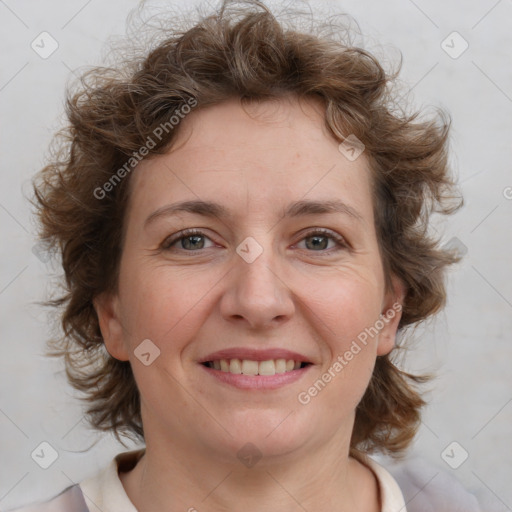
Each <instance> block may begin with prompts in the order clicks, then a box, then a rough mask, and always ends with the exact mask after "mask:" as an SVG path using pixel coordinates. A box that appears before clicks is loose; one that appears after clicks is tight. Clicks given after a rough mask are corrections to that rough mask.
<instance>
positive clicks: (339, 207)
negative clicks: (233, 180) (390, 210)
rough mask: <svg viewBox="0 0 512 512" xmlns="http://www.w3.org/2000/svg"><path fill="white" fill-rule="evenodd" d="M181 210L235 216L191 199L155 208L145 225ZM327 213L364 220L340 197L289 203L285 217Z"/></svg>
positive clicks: (213, 205) (209, 202) (225, 209)
mask: <svg viewBox="0 0 512 512" xmlns="http://www.w3.org/2000/svg"><path fill="white" fill-rule="evenodd" d="M180 212H187V213H193V214H196V215H202V216H204V217H217V218H220V219H222V218H232V217H233V214H232V213H231V212H230V210H229V209H228V208H226V207H225V206H223V205H221V204H218V203H215V202H212V201H202V200H191V201H182V202H179V203H172V204H169V205H166V206H162V207H161V208H158V210H155V211H154V212H153V213H152V214H151V215H149V217H148V218H147V219H146V220H145V222H144V225H145V226H148V224H150V223H152V222H154V221H155V220H156V219H158V218H161V217H168V216H171V215H174V214H177V213H180ZM326 213H342V214H345V215H347V216H349V217H351V218H353V219H355V220H357V221H359V222H361V221H363V217H362V215H361V214H360V213H359V212H358V211H357V210H355V209H354V208H353V207H352V206H349V205H348V204H346V203H344V202H343V201H341V200H339V199H332V200H326V201H313V200H300V201H295V202H293V203H291V204H290V205H288V207H287V208H286V210H285V212H284V216H283V218H286V217H301V216H306V215H320V214H326Z"/></svg>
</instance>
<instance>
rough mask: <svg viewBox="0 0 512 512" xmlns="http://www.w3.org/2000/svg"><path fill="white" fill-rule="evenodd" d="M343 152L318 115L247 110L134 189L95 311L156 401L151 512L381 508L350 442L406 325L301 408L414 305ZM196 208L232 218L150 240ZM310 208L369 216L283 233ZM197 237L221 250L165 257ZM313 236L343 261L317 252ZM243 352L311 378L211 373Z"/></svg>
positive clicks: (307, 221)
mask: <svg viewBox="0 0 512 512" xmlns="http://www.w3.org/2000/svg"><path fill="white" fill-rule="evenodd" d="M338 145H339V142H338V141H336V140H335V138H334V137H333V136H332V135H331V134H330V133H329V132H328V130H327V128H326V127H325V121H324V113H323V107H322V105H321V104H320V103H319V102H317V101H316V100H302V101H300V102H299V100H297V99H295V98H293V97H291V96H290V97H285V98H282V99H279V100H274V101H265V102H263V103H258V104H257V103H251V104H249V105H245V106H244V107H242V105H241V103H240V101H239V100H238V99H233V100H230V101H227V102H225V103H222V104H220V105H215V106H210V107H207V108H204V109H197V110H195V111H192V112H191V113H190V114H189V115H188V116H187V117H186V118H185V119H184V120H183V121H182V122H181V125H180V132H179V134H178V138H177V140H176V143H175V144H173V148H172V150H171V151H169V152H168V153H166V154H165V155H159V156H157V157H154V158H151V159H146V160H145V161H143V162H141V163H140V164H139V166H138V167H137V169H136V170H135V171H134V174H133V175H132V176H131V178H130V179H131V180H132V182H131V184H130V186H131V197H130V202H129V207H128V211H127V216H126V219H125V240H124V247H123V252H122V258H121V265H120V274H119V286H118V290H117V292H116V293H115V294H111V295H104V296H101V297H99V298H98V299H97V300H96V302H95V305H96V310H97V312H98V316H99V319H100V325H101V330H102V333H103V337H104V340H105V344H106V347H107V349H108V351H109V353H110V354H111V355H112V356H113V357H115V358H117V359H120V360H123V361H126V360H129V361H130V363H131V365H132V368H133V372H134V375H135V379H136V381H137V385H138V387H139V390H140V394H141V413H142V419H143V424H144V431H145V441H146V453H145V455H144V457H142V459H141V460H140V461H139V462H138V464H137V465H136V466H135V468H134V469H133V470H131V471H129V472H127V473H121V474H120V478H121V481H122V483H123V486H124V488H125V490H126V492H127V494H128V496H129V498H130V499H131V501H132V502H133V503H134V504H135V506H136V507H137V508H138V509H139V510H144V511H157V510H158V511H160V510H166V511H169V510H171V511H178V510H189V509H190V508H192V507H195V508H196V509H197V510H198V511H201V510H208V511H213V512H216V511H225V510H234V509H235V508H236V509H243V510H251V511H255V512H259V511H261V512H263V511H265V512H269V511H270V512H272V511H277V510H279V512H292V511H299V510H304V509H306V510H308V511H309V512H314V511H320V510H336V511H339V512H345V511H347V512H348V511H351V512H355V511H361V512H362V511H365V512H370V511H378V510H380V501H379V500H380V498H379V491H378V485H377V481H376V479H375V476H374V474H373V472H372V471H371V470H370V469H369V468H368V467H367V466H366V465H364V464H362V463H361V462H359V461H356V460H355V459H353V458H352V457H349V442H350V436H351V432H352V429H353V425H354V418H355V409H356V406H357V404H358V402H359V401H360V400H361V398H362V396H363V394H364V392H365V390H366V388H367V386H368V383H369V380H370V377H371V374H372V371H373V367H374V364H375V360H376V357H377V356H378V355H384V354H387V353H389V351H390V350H391V349H392V348H393V346H394V343H395V335H396V330H397V325H398V321H399V318H400V314H399V313H397V314H396V315H395V316H394V318H393V319H392V320H391V321H390V322H389V323H387V324H386V325H385V327H384V328H383V329H382V330H381V331H380V333H379V335H378V336H375V337H373V338H370V339H369V341H368V343H367V345H366V346H363V347H362V350H361V351H360V352H359V353H358V354H357V355H356V356H354V358H353V359H352V360H351V361H350V363H349V364H348V365H347V366H346V367H344V368H343V370H342V371H341V372H339V373H338V374H337V375H336V377H335V378H333V379H332V380H331V382H330V383H329V384H328V385H327V386H325V388H324V389H323V390H322V391H321V392H320V393H318V395H317V396H315V397H314V398H312V399H311V401H310V403H308V404H307V405H303V404H301V403H299V401H298V399H297V397H298V395H299V393H300V392H303V391H307V389H308V388H309V387H310V386H311V385H312V384H313V382H315V381H316V380H317V379H318V378H320V377H321V376H322V374H324V373H325V372H326V371H327V370H328V368H329V367H331V365H332V363H333V361H335V360H336V358H337V357H338V356H339V355H340V354H343V353H344V352H345V351H346V350H348V349H349V347H350V344H351V343H352V341H353V340H355V339H356V338H357V336H358V334H359V333H361V332H362V331H364V329H365V328H367V327H370V326H373V325H374V324H375V322H376V320H378V318H379V316H380V315H381V314H386V312H387V311H389V310H390V309H392V306H393V304H396V303H397V302H399V303H400V302H401V301H402V299H403V296H404V290H403V287H402V285H401V284H400V283H399V282H398V281H397V280H396V279H394V278H393V279H392V281H393V286H392V289H391V290H387V289H386V287H385V279H384V273H383V267H382V261H381V258H380V255H379V250H378V242H377V237H376V232H375V226H374V221H373V205H372V196H371V181H370V179H371V176H370V171H369V165H368V160H367V158H366V155H365V154H364V153H363V154H362V155H361V156H360V157H359V158H357V159H356V160H355V161H349V160H348V159H347V158H346V157H345V156H344V155H343V154H342V153H341V152H340V151H339V150H338ZM197 199H201V200H209V201H215V202H218V203H221V204H222V205H224V206H225V207H227V208H229V209H230V210H231V212H232V217H231V218H218V217H211V218H210V217H204V216H200V215H198V214H193V213H183V212H182V213H179V214H177V215H176V214H175V215H170V216H159V217H158V218H155V219H154V220H153V221H152V222H150V223H149V224H148V225H147V226H145V221H146V219H147V218H148V217H149V216H150V215H151V214H152V213H153V212H154V211H155V210H157V209H159V208H161V207H164V206H165V205H168V204H170V203H174V202H177V201H183V200H197ZM302 199H308V200H329V199H341V200H342V201H343V202H344V203H346V204H347V205H349V206H350V207H352V208H353V209H354V210H356V211H357V213H358V215H359V217H360V218H353V217H352V216H350V215H347V214H345V213H322V214H310V215H307V216H304V217H296V218H282V215H283V212H284V210H285V208H286V207H287V206H288V205H289V204H290V203H291V202H293V201H298V200H302ZM186 228H197V229H199V230H200V231H201V232H202V233H203V234H204V236H205V237H206V238H200V239H199V245H196V246H194V245H192V247H193V248H192V249H190V245H189V246H187V245H185V246H184V245H183V244H184V243H186V242H187V240H182V241H181V242H180V241H179V240H178V241H177V242H176V243H174V244H173V245H170V244H167V245H166V246H165V248H162V245H165V244H164V242H165V241H166V239H167V240H168V239H169V237H170V236H171V235H173V234H175V233H179V232H180V231H182V230H183V229H186ZM315 228H325V229H327V230H329V231H330V232H333V233H337V234H339V235H341V236H342V237H344V240H345V242H344V245H338V243H337V242H336V240H335V239H331V238H327V239H323V238H321V239H320V242H322V243H325V244H326V245H322V246H321V248H315V247H314V246H313V247H312V243H311V242H312V238H314V236H311V235H310V234H309V233H312V232H314V231H315ZM320 236H322V235H320ZM247 237H252V238H254V240H256V241H257V243H258V244H259V245H260V246H261V248H262V249H263V252H262V254H261V255H260V256H259V257H258V258H256V259H255V261H253V262H252V263H248V262H247V261H245V260H244V259H243V258H241V257H240V256H239V254H237V252H236V248H237V246H238V245H239V244H240V243H241V242H242V241H243V240H244V239H246V238H247ZM188 241H189V242H190V238H189V239H188ZM327 242H328V245H327ZM195 247H199V248H195ZM187 251H188V252H187ZM192 252H193V254H191V253H192ZM322 254H323V256H322ZM145 339H150V340H151V341H152V343H154V344H155V345H156V346H157V347H158V348H159V350H160V355H159V357H157V358H156V359H155V360H154V361H153V362H152V363H151V364H150V365H148V366H145V365H144V364H141V362H140V361H139V360H138V358H137V357H136V356H135V354H134V351H135V349H136V348H137V346H138V345H139V344H140V343H141V341H142V340H145ZM231 347H250V348H259V349H262V348H276V347H278V348H284V349H289V350H293V351H296V352H299V353H300V354H304V355H305V356H307V357H308V359H309V360H310V361H311V362H312V363H313V365H312V366H311V367H310V368H309V370H308V372H306V373H305V374H304V376H303V377H301V378H300V379H299V380H297V381H296V382H293V383H290V384H287V385H286V386H284V387H281V388H279V389H274V390H242V389H238V388H235V387H232V386H229V385H225V384H223V383H220V382H219V381H218V380H217V379H216V378H214V377H212V376H211V375H209V374H208V372H206V371H205V370H204V368H202V367H201V366H200V365H199V363H198V360H200V359H201V358H202V357H206V356H207V355H208V354H210V353H212V352H214V351H217V350H221V349H226V348H231ZM248 442H250V443H253V444H254V445H255V446H256V447H257V449H258V450H259V452H260V453H261V454H262V455H263V456H262V458H261V460H259V461H258V462H257V464H256V465H254V466H253V467H252V468H248V467H246V466H245V465H244V464H242V463H241V461H240V460H239V458H238V457H237V452H238V451H239V450H240V448H241V447H243V446H244V445H245V444H246V443H248ZM205 497H206V498H205ZM203 500H204V501H203Z"/></svg>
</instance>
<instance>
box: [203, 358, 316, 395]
mask: <svg viewBox="0 0 512 512" xmlns="http://www.w3.org/2000/svg"><path fill="white" fill-rule="evenodd" d="M200 366H201V367H202V368H203V370H205V371H206V372H208V374H209V375H211V376H212V377H215V378H216V379H218V380H220V381H221V382H224V383H225V384H229V385H231V386H233V387H235V388H239V389H255V390H259V389H278V388H281V387H283V386H286V385H287V384H291V383H292V382H296V381H297V380H299V379H300V378H301V377H303V376H304V375H305V374H306V373H307V372H308V370H309V369H310V368H311V366H312V365H307V366H305V367H304V368H299V369H297V370H292V371H290V372H285V373H276V374H275V375H254V376H252V375H243V374H239V373H230V372H223V371H221V370H215V369H214V368H209V367H208V366H205V365H203V364H201V365H200Z"/></svg>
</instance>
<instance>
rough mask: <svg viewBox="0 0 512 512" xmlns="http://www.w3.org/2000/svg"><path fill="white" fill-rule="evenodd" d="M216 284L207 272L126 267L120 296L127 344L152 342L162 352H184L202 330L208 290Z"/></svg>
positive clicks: (215, 280) (163, 267)
mask: <svg viewBox="0 0 512 512" xmlns="http://www.w3.org/2000/svg"><path fill="white" fill-rule="evenodd" d="M127 276H130V277H127ZM217 281H218V279H214V276H213V277H212V276H211V275H208V273H204V274H201V276H199V275H198V274H197V273H196V274H194V273H193V272H190V271H171V270H170V269H169V268H166V267H165V265H162V266H161V267H157V268H150V267H147V266H144V265H139V266H138V267H135V266H133V268H129V267H127V268H126V273H125V279H124V281H123V282H124V286H123V289H122V290H120V296H121V301H122V318H123V325H124V327H125V334H126V336H127V341H128V343H129V344H130V345H131V346H132V347H133V346H134V345H137V344H138V343H140V342H141V341H142V340H143V339H150V340H151V341H152V342H153V343H155V344H156V345H157V346H158V347H159V348H160V350H161V351H162V352H164V351H168V350H172V351H179V350H181V348H182V345H183V344H184V343H185V342H186V340H189V339H190V338H191V337H193V335H194V333H195V331H197V329H198V328H199V327H200V325H201V322H202V320H200V317H201V318H202V317H203V316H204V314H205V308H207V304H208V291H211V290H212V289H213V287H214V286H215V283H216V282H217Z"/></svg>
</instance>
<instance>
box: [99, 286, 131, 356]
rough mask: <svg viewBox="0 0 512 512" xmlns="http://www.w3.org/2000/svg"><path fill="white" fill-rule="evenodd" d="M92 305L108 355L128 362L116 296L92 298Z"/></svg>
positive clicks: (105, 295) (108, 295) (103, 295)
mask: <svg viewBox="0 0 512 512" xmlns="http://www.w3.org/2000/svg"><path fill="white" fill-rule="evenodd" d="M93 304H94V309H95V310H96V314H97V315H98V321H99V324H100V330H101V335H102V336H103V341H104V343H105V346H106V348H107V351H108V353H109V354H110V355H111V356H112V357H114V358H116V359H119V360H120V361H128V359H129V357H128V351H127V350H126V347H125V340H124V336H123V326H122V324H121V320H120V316H119V299H118V297H117V295H112V294H101V295H99V296H98V297H95V298H94V300H93Z"/></svg>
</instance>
